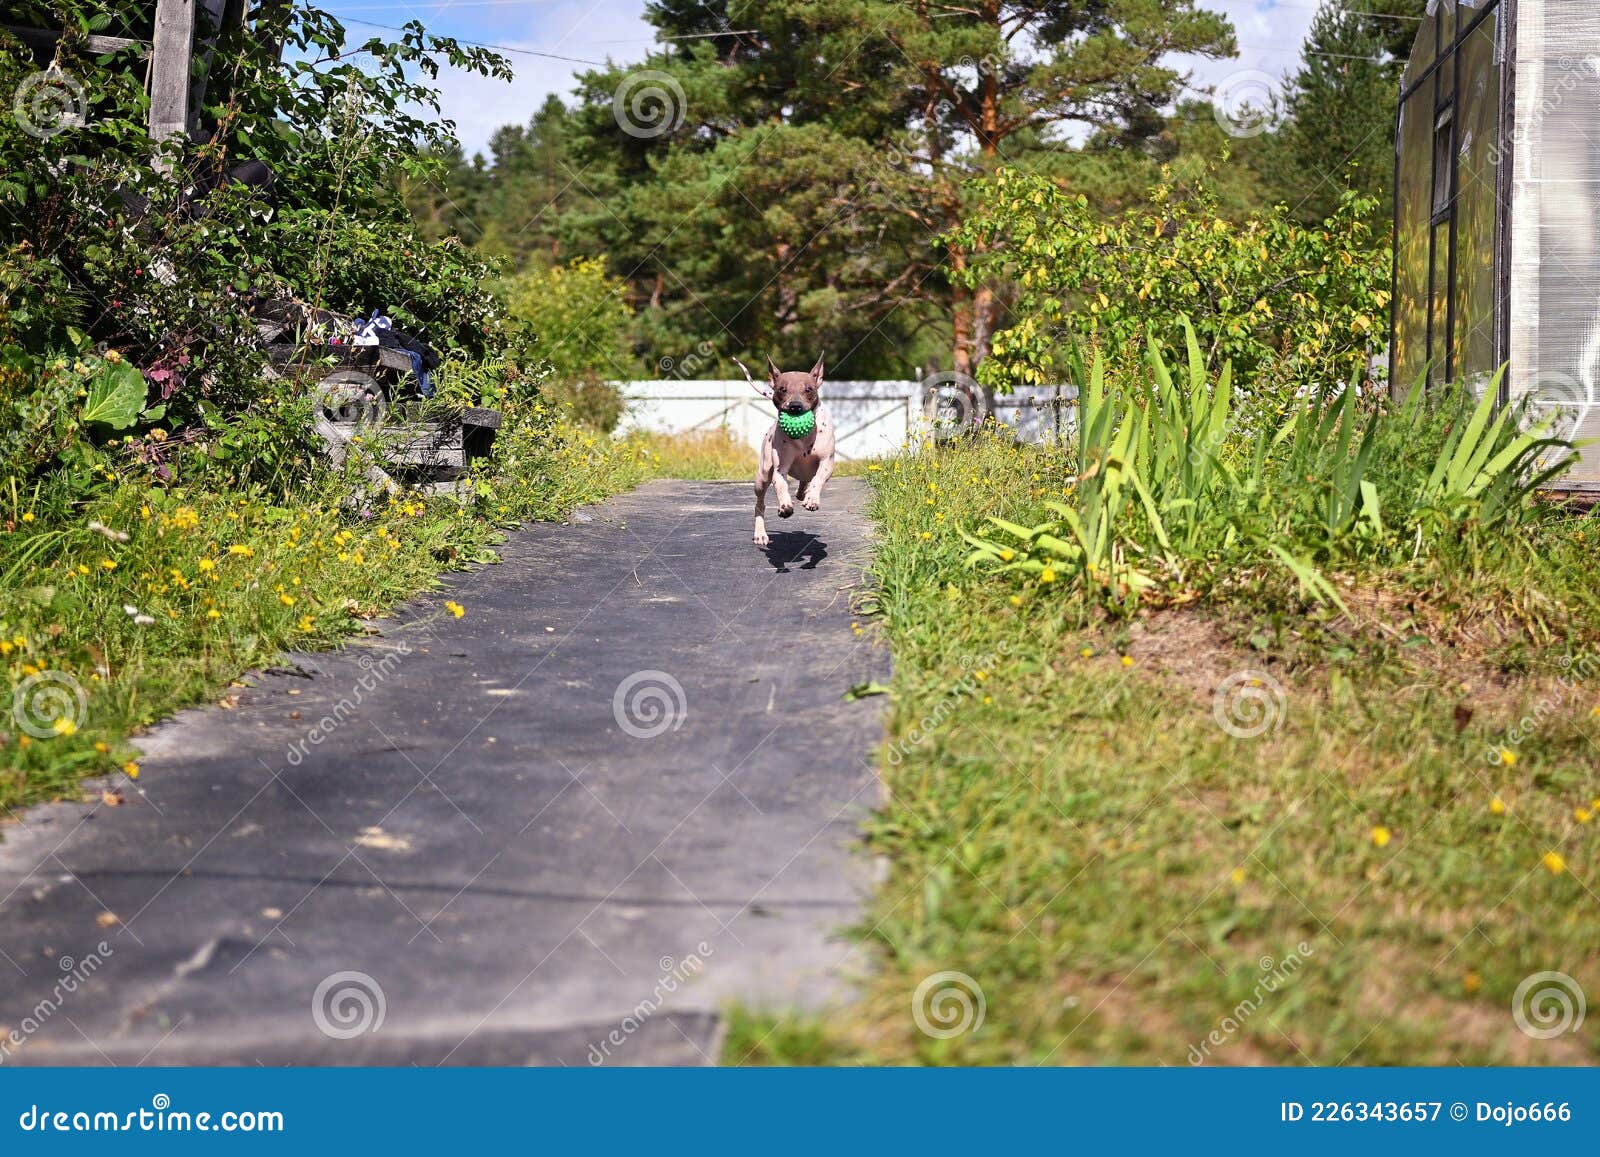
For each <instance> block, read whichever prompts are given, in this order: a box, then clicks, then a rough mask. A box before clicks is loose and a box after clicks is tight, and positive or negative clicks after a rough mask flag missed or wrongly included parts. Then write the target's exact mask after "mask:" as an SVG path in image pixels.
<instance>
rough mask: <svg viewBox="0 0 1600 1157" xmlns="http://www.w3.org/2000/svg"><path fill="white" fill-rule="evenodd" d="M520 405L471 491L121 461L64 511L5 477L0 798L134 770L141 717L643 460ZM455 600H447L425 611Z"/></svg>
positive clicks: (354, 616) (325, 636)
mask: <svg viewBox="0 0 1600 1157" xmlns="http://www.w3.org/2000/svg"><path fill="white" fill-rule="evenodd" d="M521 417H522V420H518V416H517V415H515V414H513V415H512V419H513V420H512V421H510V422H508V425H507V428H506V430H504V431H503V432H502V438H501V441H500V444H499V446H498V448H497V454H496V459H495V466H494V468H493V469H492V470H490V471H486V472H484V473H482V474H481V475H479V476H478V477H476V478H475V480H474V492H475V494H476V497H475V498H474V499H473V500H472V501H471V502H470V504H468V505H465V506H464V505H461V504H458V503H457V502H455V501H454V500H452V499H447V498H435V499H426V500H425V499H423V498H421V497H410V498H404V497H403V498H400V499H397V500H394V501H386V502H382V503H374V504H373V508H372V509H370V510H369V511H367V512H366V513H365V514H361V513H357V512H352V511H351V510H350V509H348V504H347V503H346V502H344V501H343V499H344V497H345V496H346V495H347V494H348V493H349V485H348V484H347V483H346V482H345V481H344V480H342V479H336V478H324V479H322V480H320V481H318V482H317V483H315V484H307V485H306V486H302V487H299V488H293V489H290V490H288V491H287V492H284V491H281V490H276V491H272V492H268V491H265V490H261V489H255V490H248V491H240V490H236V489H217V488H214V487H213V486H210V485H207V484H206V483H205V482H204V481H203V480H202V481H197V482H195V483H191V484H188V485H176V486H170V487H158V486H154V485H149V484H144V483H141V482H138V481H135V480H133V479H131V478H115V477H113V478H111V479H110V481H109V487H108V491H107V492H106V493H105V494H104V495H103V496H102V497H99V498H96V499H93V500H92V501H90V502H88V503H87V504H83V505H81V506H80V507H79V508H76V509H73V510H72V514H71V516H70V517H61V516H60V515H51V514H50V513H48V512H47V508H49V507H50V504H48V503H42V502H36V501H31V500H30V495H29V493H28V492H27V491H25V490H23V489H22V488H21V487H20V486H15V485H13V486H10V487H7V488H6V490H5V491H4V493H3V494H0V671H3V672H4V675H5V682H6V687H7V695H6V698H5V700H4V703H5V706H6V708H7V712H6V714H5V715H4V716H0V813H3V812H4V811H6V810H9V809H14V808H17V807H20V806H23V805H26V804H29V803H35V802H38V801H41V800H47V799H53V798H59V797H61V796H64V795H70V794H72V793H74V792H75V791H77V790H78V788H77V782H78V780H79V779H80V778H81V777H83V776H86V775H93V774H98V773H106V774H120V775H131V776H137V775H138V765H137V763H136V762H135V751H134V746H133V742H132V740H133V739H134V738H135V737H136V736H137V734H138V733H139V731H140V730H141V729H142V728H143V727H145V726H147V725H149V724H151V723H153V722H155V721H156V720H159V719H161V718H163V717H165V716H167V715H169V714H171V713H172V712H173V711H176V710H178V709H179V708H182V707H185V706H188V705H190V704H194V703H200V702H205V701H207V700H216V699H217V698H218V696H219V695H221V694H222V693H223V690H224V688H225V686H226V684H227V683H228V682H229V681H230V680H233V679H235V678H236V677H237V676H238V675H239V674H240V673H241V672H244V671H246V670H249V669H251V668H254V667H259V666H262V665H265V664H270V663H271V662H273V661H274V660H275V659H276V658H277V656H278V655H280V654H281V653H282V652H283V651H285V650H287V649H290V648H296V649H307V648H317V647H328V646H337V645H338V644H339V643H340V641H341V640H343V639H345V638H346V637H348V636H350V635H352V634H353V633H356V632H358V631H359V630H360V629H361V628H362V624H363V622H364V621H365V620H367V619H370V618H372V617H374V616H376V615H378V614H380V613H382V612H384V611H386V610H388V609H389V608H391V607H393V606H394V605H395V604H396V603H398V602H400V601H401V600H404V599H408V598H412V597H414V596H416V595H419V594H422V593H424V592H426V591H428V590H430V589H434V588H436V587H437V586H438V582H437V576H438V574H439V572H440V571H441V570H452V569H461V568H463V567H466V566H469V565H473V564H476V563H486V562H492V561H495V558H496V556H495V553H494V549H493V548H494V544H495V543H496V542H498V541H499V540H500V538H501V537H502V536H503V530H504V528H505V527H507V526H510V525H513V524H515V523H516V522H518V521H522V520H528V519H541V518H557V517H561V516H563V515H565V514H566V513H567V512H568V511H570V510H571V509H572V507H574V506H576V505H578V504H579V503H583V502H589V501H594V500H597V499H599V498H603V497H605V496H606V495H608V494H612V493H615V492H617V491H619V490H622V489H626V488H628V487H629V486H632V485H633V484H634V483H636V482H637V481H638V480H639V479H640V478H642V477H644V476H645V474H646V473H647V468H646V464H645V463H644V462H642V461H641V460H640V459H639V457H638V456H636V455H634V454H632V453H630V452H628V451H627V450H626V449H625V448H618V447H615V446H613V445H611V444H610V442H609V441H608V440H607V439H605V438H603V437H599V436H595V435H591V434H587V433H584V432H583V431H581V430H577V429H574V428H572V427H569V426H566V425H564V424H560V423H556V422H552V421H549V420H547V419H548V415H542V414H529V415H522V416H521ZM181 476H182V474H181V473H180V477H181ZM36 506H37V508H38V512H37V513H36V512H35V507H36ZM454 610H455V608H451V607H447V606H446V605H445V604H444V602H443V600H441V601H440V604H439V606H438V607H437V608H436V613H438V614H441V615H443V614H451V613H454ZM461 611H462V613H463V614H471V613H472V608H470V607H466V608H461ZM24 724H26V726H24Z"/></svg>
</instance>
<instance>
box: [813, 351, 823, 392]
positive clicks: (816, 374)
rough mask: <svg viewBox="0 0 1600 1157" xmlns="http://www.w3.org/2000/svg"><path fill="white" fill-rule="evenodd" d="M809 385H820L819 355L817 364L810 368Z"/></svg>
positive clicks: (820, 362) (820, 366)
mask: <svg viewBox="0 0 1600 1157" xmlns="http://www.w3.org/2000/svg"><path fill="white" fill-rule="evenodd" d="M811 384H812V385H813V386H820V385H822V355H821V354H818V355H817V364H816V365H814V366H812V367H811Z"/></svg>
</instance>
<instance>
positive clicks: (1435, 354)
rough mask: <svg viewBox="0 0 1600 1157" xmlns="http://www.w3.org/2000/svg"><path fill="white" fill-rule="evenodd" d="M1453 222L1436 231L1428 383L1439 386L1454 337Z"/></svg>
mask: <svg viewBox="0 0 1600 1157" xmlns="http://www.w3.org/2000/svg"><path fill="white" fill-rule="evenodd" d="M1449 308H1450V222H1449V221H1446V222H1444V224H1442V225H1435V226H1434V227H1433V310H1432V321H1431V322H1430V323H1429V329H1428V332H1429V335H1430V336H1431V337H1432V344H1431V345H1430V346H1429V350H1428V381H1429V382H1430V383H1432V384H1433V385H1439V384H1440V383H1442V382H1444V381H1445V376H1446V363H1447V362H1448V361H1449V360H1450V354H1449V351H1448V349H1446V346H1447V345H1448V341H1447V339H1448V338H1449V336H1450V330H1449V324H1450V321H1449V312H1448V311H1449Z"/></svg>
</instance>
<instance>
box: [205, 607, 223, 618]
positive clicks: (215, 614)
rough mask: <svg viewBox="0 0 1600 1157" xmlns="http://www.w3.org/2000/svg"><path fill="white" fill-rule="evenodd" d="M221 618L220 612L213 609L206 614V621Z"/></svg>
mask: <svg viewBox="0 0 1600 1157" xmlns="http://www.w3.org/2000/svg"><path fill="white" fill-rule="evenodd" d="M221 617H222V612H221V611H218V610H214V609H213V610H209V611H207V612H206V618H208V619H220V618H221Z"/></svg>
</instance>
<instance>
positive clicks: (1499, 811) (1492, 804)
mask: <svg viewBox="0 0 1600 1157" xmlns="http://www.w3.org/2000/svg"><path fill="white" fill-rule="evenodd" d="M1489 814H1490V815H1492V816H1503V815H1505V814H1506V801H1505V800H1503V799H1501V798H1500V797H1499V796H1495V797H1494V798H1493V799H1492V800H1490V801H1489Z"/></svg>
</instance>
